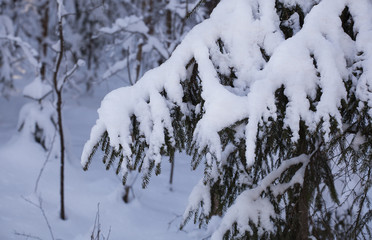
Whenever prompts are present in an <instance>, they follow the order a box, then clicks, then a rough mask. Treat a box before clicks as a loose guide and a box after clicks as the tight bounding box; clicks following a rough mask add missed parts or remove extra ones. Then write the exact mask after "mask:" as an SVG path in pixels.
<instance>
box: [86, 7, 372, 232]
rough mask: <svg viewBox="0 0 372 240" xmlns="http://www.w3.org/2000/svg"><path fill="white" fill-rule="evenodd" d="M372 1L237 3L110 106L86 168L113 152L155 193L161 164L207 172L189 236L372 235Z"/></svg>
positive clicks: (189, 212)
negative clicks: (205, 228) (182, 161)
mask: <svg viewBox="0 0 372 240" xmlns="http://www.w3.org/2000/svg"><path fill="white" fill-rule="evenodd" d="M371 10H372V3H371V2H370V1H368V0H359V1H352V0H340V1H333V0H321V1H319V0H295V1H289V0H276V1H274V0H266V1H258V0H252V1H246V0H224V1H221V2H220V3H219V4H218V6H217V7H216V8H215V9H214V11H213V13H212V15H211V18H210V19H208V20H205V21H203V22H202V23H201V24H199V25H198V26H196V27H194V28H193V29H192V30H191V31H190V32H189V34H188V35H187V36H186V37H185V38H184V40H183V41H182V43H181V44H180V45H179V46H178V47H177V48H176V50H175V51H174V52H173V54H172V56H171V57H170V58H169V59H168V60H167V61H166V62H165V63H164V64H162V65H161V66H160V67H158V68H155V69H153V70H150V71H148V72H147V73H146V74H145V75H144V76H143V78H142V79H141V80H139V81H138V82H137V83H136V84H135V85H134V86H131V87H125V88H120V89H117V90H115V91H113V92H111V93H109V94H108V95H107V96H106V97H105V98H104V100H103V101H102V105H101V108H100V109H99V111H98V112H99V119H98V120H97V122H96V125H95V126H94V127H93V128H92V131H91V136H90V139H89V141H88V142H87V143H86V145H85V147H84V151H83V154H82V165H83V167H84V169H85V170H86V169H88V166H89V164H90V162H91V160H92V157H93V155H94V153H95V152H96V151H97V150H98V149H101V150H102V151H103V152H104V157H103V163H104V164H105V165H106V167H107V168H110V167H111V166H114V167H116V169H117V171H116V172H117V173H121V174H122V175H123V183H125V181H126V176H127V174H128V171H130V170H138V171H140V172H142V173H143V187H146V185H147V184H148V182H149V181H150V176H151V175H152V173H153V172H155V174H159V173H160V172H161V159H162V156H169V157H170V159H173V158H174V153H175V152H176V151H183V150H186V151H187V153H189V154H190V155H191V156H192V161H191V165H192V167H193V168H196V167H198V166H199V165H201V164H203V165H204V177H203V179H201V180H200V182H199V184H198V185H197V186H195V188H194V190H193V191H192V193H191V195H190V199H189V206H188V207H187V209H186V211H185V214H184V220H183V223H182V224H181V228H182V227H183V226H184V224H186V222H187V221H188V220H190V219H191V218H194V219H195V222H198V223H199V225H200V226H202V225H204V224H208V222H209V221H210V219H211V218H212V217H215V216H220V217H221V218H222V220H221V223H220V225H219V227H218V229H217V230H216V231H215V232H214V233H213V235H212V236H211V238H212V239H308V238H310V237H315V238H316V239H357V238H360V239H368V238H371V237H372V236H371V229H370V226H371V224H370V222H371V218H372V214H371V213H372V211H371V208H370V197H369V196H370V188H371V177H372V175H371V167H372V163H371V159H372V109H371V107H372V89H371V86H372V69H371V67H372V62H371V61H372V44H371V43H370V39H372V31H371V29H372V17H371V15H370V12H371Z"/></svg>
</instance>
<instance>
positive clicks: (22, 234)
mask: <svg viewBox="0 0 372 240" xmlns="http://www.w3.org/2000/svg"><path fill="white" fill-rule="evenodd" d="M14 235H16V236H20V237H25V238H26V239H38V240H42V239H41V238H39V237H37V236H33V235H31V234H26V233H19V232H17V231H15V232H14Z"/></svg>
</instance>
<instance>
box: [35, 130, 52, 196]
mask: <svg viewBox="0 0 372 240" xmlns="http://www.w3.org/2000/svg"><path fill="white" fill-rule="evenodd" d="M56 135H57V130H56V131H54V136H53V140H52V144H51V146H50V149H49V152H48V155H47V157H46V159H45V161H44V163H43V166H42V167H41V169H40V172H39V175H38V176H37V179H36V183H35V189H34V192H35V193H36V192H37V189H38V186H39V181H40V178H41V175H42V174H43V172H44V169H45V166H46V164H47V163H48V161H49V158H50V155H51V153H52V150H53V146H54V142H55V139H56Z"/></svg>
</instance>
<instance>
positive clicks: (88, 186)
mask: <svg viewBox="0 0 372 240" xmlns="http://www.w3.org/2000/svg"><path fill="white" fill-rule="evenodd" d="M106 91H107V89H106ZM102 92H105V91H101V94H95V95H94V96H83V97H79V98H74V97H69V96H68V97H66V99H68V101H67V102H66V103H65V104H64V108H63V114H64V121H65V126H66V127H65V132H66V139H67V141H66V142H67V147H68V149H67V156H68V159H67V164H66V167H65V195H66V200H65V205H66V214H67V218H68V220H67V221H62V220H60V219H59V209H60V207H59V196H60V195H59V167H60V165H59V159H55V158H53V157H51V158H50V159H49V161H48V162H47V164H46V167H45V170H44V171H43V173H42V175H41V179H40V182H39V185H38V189H37V191H36V192H35V184H36V180H37V177H38V175H39V172H40V169H41V168H42V166H43V164H44V162H45V160H46V158H47V153H46V152H45V151H44V150H43V149H42V147H41V146H40V145H38V144H35V143H33V141H32V139H28V138H27V137H24V136H22V135H20V134H19V133H18V132H17V131H16V126H17V119H18V113H19V110H20V108H21V107H22V105H23V104H24V103H25V102H27V100H26V99H24V98H23V97H21V96H19V97H12V98H11V99H10V100H5V99H3V98H0V109H1V114H0V164H1V167H0V192H1V195H0V239H33V238H35V239H53V238H54V239H67V240H70V239H91V238H90V235H91V233H92V230H93V227H94V222H95V218H96V214H97V209H98V204H99V216H100V218H99V222H100V227H101V233H102V234H103V235H104V236H105V237H106V238H107V237H108V236H109V239H112V240H116V239H202V238H204V237H207V236H208V235H209V233H208V230H205V229H204V230H203V229H202V230H199V229H198V228H197V226H195V225H193V224H192V222H190V223H189V224H188V225H187V226H186V229H185V230H183V231H180V230H178V227H179V224H180V221H181V218H182V217H181V216H182V214H183V211H184V210H185V207H186V204H187V199H188V195H189V194H190V192H191V190H192V188H193V186H194V185H195V184H196V183H197V182H198V180H199V179H200V177H201V176H202V167H200V169H198V170H197V171H196V172H195V171H191V170H190V161H189V157H188V156H186V155H184V154H182V153H180V154H178V155H177V158H176V162H175V175H174V184H173V191H170V186H169V184H168V182H169V171H170V164H169V163H168V161H163V164H162V174H161V175H160V176H153V177H152V178H151V181H150V184H149V186H148V188H147V189H144V190H143V189H141V175H139V176H138V178H137V180H136V182H135V185H134V194H135V199H134V200H133V201H132V202H130V203H129V204H125V203H124V202H123V200H122V195H123V193H124V188H123V186H122V184H121V180H120V178H119V177H117V176H116V175H115V174H114V172H113V170H110V171H106V170H105V169H104V165H103V164H102V163H101V161H100V159H99V158H98V157H97V158H96V159H95V160H94V161H93V163H92V165H91V167H90V169H89V170H88V171H87V172H84V171H83V170H82V167H81V165H80V154H81V151H82V147H83V145H84V143H85V141H86V140H87V139H88V137H89V132H90V128H91V127H92V126H93V124H94V122H95V120H96V118H97V112H96V110H97V108H98V107H99V104H100V100H101V99H102V96H103V95H102V94H103V93H102ZM40 203H41V205H42V209H43V210H44V213H45V217H46V219H47V220H48V223H49V225H50V229H51V231H50V230H49V227H48V223H47V222H46V219H45V217H44V216H43V212H42V211H41V209H40V208H38V206H40ZM51 232H52V234H53V236H52V234H51ZM100 239H102V238H100Z"/></svg>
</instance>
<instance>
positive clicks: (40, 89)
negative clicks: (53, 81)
mask: <svg viewBox="0 0 372 240" xmlns="http://www.w3.org/2000/svg"><path fill="white" fill-rule="evenodd" d="M51 91H52V87H51V86H50V85H49V84H47V83H45V82H42V81H41V79H40V77H37V78H35V80H34V81H32V82H31V83H30V84H28V85H27V86H26V87H25V88H24V89H23V95H24V96H26V97H30V98H32V99H35V100H39V99H42V98H44V97H45V96H46V95H47V94H49V93H50V92H51Z"/></svg>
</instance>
